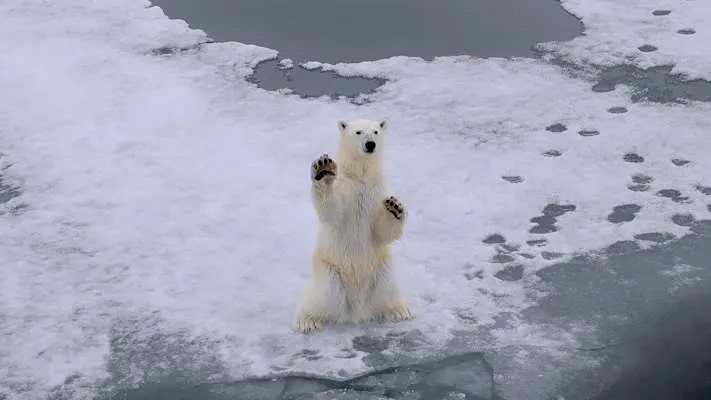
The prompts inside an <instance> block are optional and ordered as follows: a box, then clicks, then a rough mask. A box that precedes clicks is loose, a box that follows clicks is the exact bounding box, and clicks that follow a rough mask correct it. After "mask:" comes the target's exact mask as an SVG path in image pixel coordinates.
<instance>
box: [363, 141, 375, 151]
mask: <svg viewBox="0 0 711 400" xmlns="http://www.w3.org/2000/svg"><path fill="white" fill-rule="evenodd" d="M365 151H367V152H368V153H372V152H373V151H375V142H365Z"/></svg>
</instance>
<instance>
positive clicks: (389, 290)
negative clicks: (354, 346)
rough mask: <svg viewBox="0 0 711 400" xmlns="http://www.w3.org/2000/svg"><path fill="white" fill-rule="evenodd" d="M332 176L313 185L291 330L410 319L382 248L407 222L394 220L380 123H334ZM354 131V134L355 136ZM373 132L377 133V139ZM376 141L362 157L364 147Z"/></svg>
mask: <svg viewBox="0 0 711 400" xmlns="http://www.w3.org/2000/svg"><path fill="white" fill-rule="evenodd" d="M338 127H339V130H340V138H339V143H338V150H337V153H336V157H335V164H336V175H335V177H327V178H324V179H322V180H321V181H316V180H314V179H312V201H313V205H314V208H315V210H316V213H317V215H318V218H319V232H318V237H317V241H316V248H315V250H314V254H313V272H312V277H311V282H310V283H309V285H308V286H307V288H306V290H305V292H304V294H303V297H302V300H301V303H300V305H299V309H298V312H297V314H296V317H295V319H294V322H293V325H292V328H293V329H294V330H295V331H297V332H302V333H305V332H310V331H314V330H319V329H321V327H322V326H323V324H324V323H327V322H334V323H359V322H363V321H367V320H371V319H381V320H387V321H400V320H405V319H412V318H414V314H413V313H412V312H411V311H410V309H409V308H408V306H407V304H406V303H405V300H404V299H403V297H402V295H401V293H400V289H399V287H398V284H397V282H396V279H395V274H394V272H395V271H394V265H393V262H392V259H391V256H390V250H389V245H390V244H391V243H392V242H394V241H396V240H398V239H400V237H401V236H402V231H403V226H404V222H405V219H406V211H405V212H403V215H402V218H401V219H396V218H395V217H394V216H393V215H392V214H391V213H390V212H388V211H387V209H386V208H385V205H384V200H385V199H386V198H388V197H389V196H391V193H390V188H389V186H388V184H387V182H386V180H385V177H384V174H383V149H384V147H385V146H384V139H385V136H386V128H387V126H386V123H385V121H371V120H355V121H349V122H343V121H339V123H338ZM357 132H360V134H357ZM376 132H377V133H376ZM369 141H373V142H375V143H376V147H375V151H374V152H373V153H367V152H366V151H365V149H366V146H365V143H366V142H369Z"/></svg>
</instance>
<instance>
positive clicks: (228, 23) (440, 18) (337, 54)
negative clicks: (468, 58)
mask: <svg viewBox="0 0 711 400" xmlns="http://www.w3.org/2000/svg"><path fill="white" fill-rule="evenodd" d="M153 4H154V5H157V6H159V7H161V8H162V9H163V11H164V12H165V13H166V15H168V16H169V17H171V18H178V19H183V20H185V21H187V22H188V24H189V25H190V26H191V27H193V28H198V29H202V30H203V31H205V32H206V33H207V34H208V35H209V36H210V37H211V38H212V39H214V40H215V41H218V42H225V41H238V42H242V43H249V44H255V45H260V46H264V47H268V48H272V49H275V50H277V51H279V57H280V59H285V58H289V59H293V60H294V62H295V65H294V69H293V70H280V69H279V68H278V67H277V64H278V61H279V60H271V61H267V62H264V63H262V64H260V65H259V66H257V68H256V69H255V72H254V75H253V76H252V77H251V81H252V82H255V83H257V85H259V86H260V87H262V88H264V89H267V90H276V89H281V88H288V89H291V90H293V91H294V93H296V94H299V95H301V96H304V97H316V96H323V95H327V96H331V97H337V96H341V95H342V96H347V97H355V96H357V95H358V94H361V93H369V92H372V91H373V90H375V89H376V88H377V87H379V86H381V85H382V84H383V83H384V81H382V80H374V79H366V78H357V77H356V78H344V77H340V76H338V75H335V74H333V73H324V72H321V71H319V70H313V71H309V70H306V69H303V68H301V67H299V66H298V64H300V63H303V62H307V61H320V62H325V63H332V64H335V63H339V62H360V61H370V60H378V59H383V58H388V57H392V56H413V57H421V58H424V59H427V60H431V59H432V58H434V57H437V56H452V55H472V56H477V57H513V56H523V57H527V56H532V55H533V51H532V46H533V45H535V44H536V43H540V42H548V41H565V40H570V39H572V38H574V37H576V36H578V35H580V34H581V33H582V24H581V23H580V21H579V20H578V19H576V18H575V17H574V16H572V15H571V14H569V13H567V12H566V11H565V10H563V8H562V7H561V6H560V3H559V2H558V1H555V0H438V1H432V0H300V1H297V0H260V1H253V0H236V1H235V0H233V1H230V0H200V1H195V0H153Z"/></svg>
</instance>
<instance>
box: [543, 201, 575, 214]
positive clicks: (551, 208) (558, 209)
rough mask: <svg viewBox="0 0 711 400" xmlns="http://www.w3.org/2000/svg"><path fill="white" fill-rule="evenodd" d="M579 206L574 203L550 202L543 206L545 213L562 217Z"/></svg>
mask: <svg viewBox="0 0 711 400" xmlns="http://www.w3.org/2000/svg"><path fill="white" fill-rule="evenodd" d="M576 209H577V207H576V206H575V205H573V204H548V205H547V206H545V207H544V208H543V211H542V213H543V215H546V216H550V217H560V216H562V215H564V214H566V213H569V212H573V211H575V210H576Z"/></svg>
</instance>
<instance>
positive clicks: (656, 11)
mask: <svg viewBox="0 0 711 400" xmlns="http://www.w3.org/2000/svg"><path fill="white" fill-rule="evenodd" d="M652 14H654V15H656V16H658V17H660V16H662V15H669V14H671V10H654V11H652Z"/></svg>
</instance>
